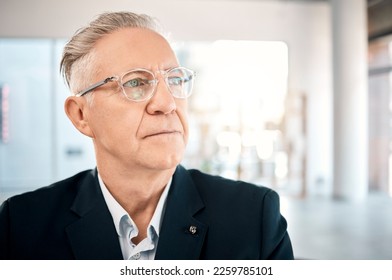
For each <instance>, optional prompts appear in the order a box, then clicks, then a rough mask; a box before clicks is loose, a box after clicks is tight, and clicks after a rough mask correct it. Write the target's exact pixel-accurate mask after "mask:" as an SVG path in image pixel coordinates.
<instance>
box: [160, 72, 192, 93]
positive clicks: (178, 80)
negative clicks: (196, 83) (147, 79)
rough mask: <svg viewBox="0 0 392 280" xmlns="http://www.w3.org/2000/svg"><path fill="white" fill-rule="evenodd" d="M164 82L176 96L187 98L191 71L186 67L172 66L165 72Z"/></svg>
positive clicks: (190, 85) (189, 90)
mask: <svg viewBox="0 0 392 280" xmlns="http://www.w3.org/2000/svg"><path fill="white" fill-rule="evenodd" d="M166 83H167V85H168V86H169V88H170V90H171V93H172V94H173V96H174V97H177V98H187V97H188V96H189V95H190V94H191V92H192V86H193V72H192V71H190V70H188V69H186V68H174V69H172V70H170V71H169V72H168V73H167V77H166Z"/></svg>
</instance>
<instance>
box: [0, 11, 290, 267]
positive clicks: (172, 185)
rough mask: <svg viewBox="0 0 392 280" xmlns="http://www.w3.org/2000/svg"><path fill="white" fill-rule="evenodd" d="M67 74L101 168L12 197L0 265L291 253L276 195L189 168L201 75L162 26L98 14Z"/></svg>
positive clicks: (75, 45)
mask: <svg viewBox="0 0 392 280" xmlns="http://www.w3.org/2000/svg"><path fill="white" fill-rule="evenodd" d="M61 70H62V73H63V74H64V77H65V79H66V82H67V83H68V85H69V87H70V90H71V91H72V93H73V95H72V96H70V97H68V98H67V100H66V101H65V111H66V113H67V116H68V117H69V119H70V120H71V122H72V123H73V125H74V126H75V127H76V128H77V129H78V130H79V131H80V132H81V133H83V134H84V135H86V136H87V137H90V138H91V139H92V142H93V143H94V148H95V154H96V163H97V167H96V169H94V170H87V171H83V172H81V173H79V174H77V175H75V176H73V177H71V178H68V179H66V180H63V181H61V182H56V183H54V184H53V185H51V186H49V187H45V188H41V189H38V190H36V191H33V192H30V193H25V194H22V195H18V196H15V197H12V198H10V199H8V200H7V201H5V202H4V203H3V205H2V206H1V208H0V258H1V259H292V258H293V252H292V247H291V242H290V239H289V236H288V233H287V224H286V221H285V219H284V218H283V217H282V216H281V214H280V211H279V198H278V195H277V194H276V193H275V192H274V191H272V190H270V189H267V188H264V187H260V186H255V185H252V184H249V183H245V182H239V181H231V180H228V179H224V178H221V177H217V176H211V175H207V174H203V173H201V172H199V171H197V170H186V169H185V168H184V167H182V166H181V165H180V162H181V159H182V157H183V154H184V150H185V147H186V144H187V141H188V133H189V131H188V130H189V128H188V121H187V97H189V96H190V94H191V91H192V85H193V82H194V77H195V75H194V72H193V71H192V70H190V69H187V68H185V67H182V66H180V65H179V63H178V60H177V58H176V55H175V54H174V52H173V50H172V48H171V47H170V45H169V43H168V42H167V40H166V39H165V38H164V37H163V36H162V35H160V33H159V31H158V28H157V25H156V24H155V21H154V20H152V19H151V18H150V17H148V16H145V15H137V14H133V13H128V12H116V13H104V14H102V15H100V16H99V17H98V18H97V19H95V20H94V21H93V22H91V23H90V25H89V26H87V27H86V28H83V29H81V30H79V31H78V32H77V33H76V34H75V35H74V36H73V37H72V39H71V40H70V41H69V42H68V43H67V45H66V46H65V49H64V53H63V58H62V61H61Z"/></svg>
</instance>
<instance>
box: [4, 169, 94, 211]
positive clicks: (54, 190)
mask: <svg viewBox="0 0 392 280" xmlns="http://www.w3.org/2000/svg"><path fill="white" fill-rule="evenodd" d="M94 172H95V171H94V170H85V171H82V172H79V173H77V174H75V175H73V176H72V177H69V178H66V179H63V180H61V181H58V182H55V183H53V184H51V185H48V186H44V187H40V188H37V189H35V190H32V191H28V192H25V193H22V194H18V195H15V196H12V197H10V198H8V199H7V200H6V202H7V203H8V204H9V205H10V206H11V207H12V206H19V207H20V206H23V205H24V207H23V208H27V207H29V205H34V207H39V205H42V204H43V202H45V204H46V205H47V204H56V203H59V202H60V201H68V199H67V198H70V197H72V198H73V197H75V195H76V194H77V192H78V190H79V188H80V186H81V185H82V184H83V182H84V181H85V180H91V179H93V178H94V176H95V174H94Z"/></svg>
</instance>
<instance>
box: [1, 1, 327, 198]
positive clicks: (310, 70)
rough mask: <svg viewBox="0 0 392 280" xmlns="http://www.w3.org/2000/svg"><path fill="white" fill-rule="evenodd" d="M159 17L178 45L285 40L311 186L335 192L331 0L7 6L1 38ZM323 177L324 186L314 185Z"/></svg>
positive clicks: (70, 31)
mask: <svg viewBox="0 0 392 280" xmlns="http://www.w3.org/2000/svg"><path fill="white" fill-rule="evenodd" d="M117 10H131V11H134V12H138V13H146V14H149V15H152V16H154V17H157V18H158V19H159V20H160V21H161V23H162V24H163V25H164V26H165V28H166V29H167V30H170V31H171V32H172V34H173V39H174V40H198V41H200V40H201V41H203V40H208V41H211V40H216V39H234V40H235V39H245V40H281V41H285V42H286V43H287V44H288V46H289V52H290V53H289V57H290V65H289V90H290V91H292V92H304V93H305V94H307V96H308V121H307V128H308V130H307V131H308V141H307V144H306V145H307V163H308V170H307V185H308V187H309V191H310V193H320V192H323V193H324V192H330V190H331V186H330V184H331V183H330V182H331V176H332V171H331V162H332V136H331V135H332V127H331V126H332V125H331V124H332V115H331V112H332V108H331V106H332V105H331V102H332V100H331V98H332V84H331V83H332V78H331V74H332V73H331V57H332V49H331V47H332V46H331V42H330V39H331V28H330V26H331V20H330V7H329V5H328V3H327V2H319V1H316V2H315V3H309V2H305V1H298V2H297V1H272V0H271V1H268V0H265V1H252V0H249V1H246V0H245V1H244V0H211V1H207V0H177V1H176V0H167V1H163V0H143V1H140V0H139V1H136V0H111V1H107V0H83V1H77V0H67V1H54V0H29V1H25V0H1V2H0V37H55V38H64V37H65V38H68V37H70V36H71V35H72V34H73V32H74V31H75V30H76V29H78V28H79V27H80V26H82V25H85V24H86V23H87V22H88V21H90V19H91V18H92V17H93V16H95V15H96V14H98V13H101V12H103V11H117ZM319 179H323V180H324V181H325V182H326V184H325V185H324V186H322V185H320V184H316V181H317V180H319Z"/></svg>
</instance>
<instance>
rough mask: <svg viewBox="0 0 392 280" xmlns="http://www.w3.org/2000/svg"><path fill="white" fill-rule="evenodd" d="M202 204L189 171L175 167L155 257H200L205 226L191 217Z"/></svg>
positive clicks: (177, 258) (205, 231) (202, 206)
mask: <svg viewBox="0 0 392 280" xmlns="http://www.w3.org/2000/svg"><path fill="white" fill-rule="evenodd" d="M202 208H204V204H203V202H202V200H201V198H200V195H199V193H198V191H197V189H196V187H195V185H194V183H193V180H192V178H191V176H190V175H189V173H188V172H187V171H186V170H185V169H184V168H183V167H181V166H178V168H177V170H176V173H175V174H174V177H173V181H172V185H171V188H170V190H169V194H168V197H167V202H166V209H165V214H164V217H163V221H162V227H161V230H160V234H159V242H158V248H157V252H156V255H155V259H176V260H181V259H185V260H190V259H199V258H200V254H201V250H202V247H203V243H204V238H205V235H206V233H207V228H208V227H207V225H205V224H204V223H202V222H201V221H199V220H197V219H196V218H195V217H194V216H195V214H196V213H197V212H199V211H200V210H201V209H202Z"/></svg>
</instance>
